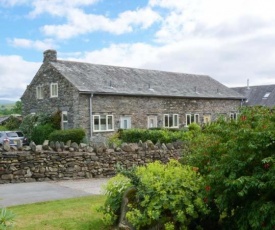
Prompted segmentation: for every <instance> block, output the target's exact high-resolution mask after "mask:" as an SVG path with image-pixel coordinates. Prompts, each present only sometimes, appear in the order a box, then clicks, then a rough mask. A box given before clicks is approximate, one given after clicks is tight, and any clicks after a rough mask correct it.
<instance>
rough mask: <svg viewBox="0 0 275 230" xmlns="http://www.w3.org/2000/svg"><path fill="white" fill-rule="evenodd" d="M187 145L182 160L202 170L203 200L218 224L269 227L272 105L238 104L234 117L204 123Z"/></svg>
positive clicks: (274, 164) (274, 133)
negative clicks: (242, 105)
mask: <svg viewBox="0 0 275 230" xmlns="http://www.w3.org/2000/svg"><path fill="white" fill-rule="evenodd" d="M190 148H191V152H192V153H191V154H189V155H188V157H187V158H186V159H185V160H186V161H185V163H189V164H191V165H195V166H197V167H198V168H199V172H200V173H201V174H202V175H203V176H204V178H205V181H206V183H207V187H206V188H207V193H206V200H207V202H208V204H209V206H210V207H211V208H212V216H215V215H216V217H215V218H216V220H218V219H219V217H221V220H222V225H223V228H225V229H252V230H253V229H274V227H275V218H274V216H275V195H274V188H275V178H274V175H275V113H274V110H272V109H270V108H267V107H249V108H243V109H242V111H241V113H240V115H239V119H238V120H237V121H229V122H226V121H223V120H219V121H218V122H216V123H213V124H211V125H209V126H207V127H206V128H205V129H204V131H203V132H202V134H201V135H198V136H197V137H196V139H195V140H194V141H193V142H192V144H191V147H190ZM217 211H218V213H217ZM217 215H218V218H217Z"/></svg>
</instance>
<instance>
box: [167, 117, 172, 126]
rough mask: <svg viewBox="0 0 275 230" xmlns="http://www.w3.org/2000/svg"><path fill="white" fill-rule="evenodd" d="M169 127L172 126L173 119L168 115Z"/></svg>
mask: <svg viewBox="0 0 275 230" xmlns="http://www.w3.org/2000/svg"><path fill="white" fill-rule="evenodd" d="M168 122H169V127H172V126H173V117H172V116H171V115H170V116H169V121H168Z"/></svg>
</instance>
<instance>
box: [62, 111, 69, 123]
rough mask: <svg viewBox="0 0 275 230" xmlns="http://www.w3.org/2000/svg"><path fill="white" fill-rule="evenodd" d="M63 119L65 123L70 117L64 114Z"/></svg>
mask: <svg viewBox="0 0 275 230" xmlns="http://www.w3.org/2000/svg"><path fill="white" fill-rule="evenodd" d="M62 119H63V121H68V115H67V113H63V114H62Z"/></svg>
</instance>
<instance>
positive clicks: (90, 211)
mask: <svg viewBox="0 0 275 230" xmlns="http://www.w3.org/2000/svg"><path fill="white" fill-rule="evenodd" d="M104 200H105V196H101V195H98V196H87V197H81V198H73V199H65V200H58V201H50V202H41V203H35V204H28V205H19V206H14V207H9V208H8V209H9V210H10V211H12V212H13V213H14V214H15V215H16V218H15V226H14V229H16V230H37V229H39V230H65V229H66V230H103V229H104V230H105V229H108V228H107V227H106V226H104V223H103V221H102V220H101V218H102V215H101V214H100V213H98V212H97V211H96V209H97V207H99V206H100V205H102V204H103V202H104Z"/></svg>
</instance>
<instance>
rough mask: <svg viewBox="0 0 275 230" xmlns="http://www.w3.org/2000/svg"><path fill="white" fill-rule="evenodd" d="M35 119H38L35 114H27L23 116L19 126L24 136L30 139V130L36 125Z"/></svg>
mask: <svg viewBox="0 0 275 230" xmlns="http://www.w3.org/2000/svg"><path fill="white" fill-rule="evenodd" d="M37 119H38V116H37V115H35V114H29V115H27V116H25V117H24V119H23V121H22V123H21V125H20V127H19V128H20V130H22V131H23V133H24V134H25V135H26V137H28V138H29V139H31V137H32V132H33V129H34V127H35V125H36V122H37Z"/></svg>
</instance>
